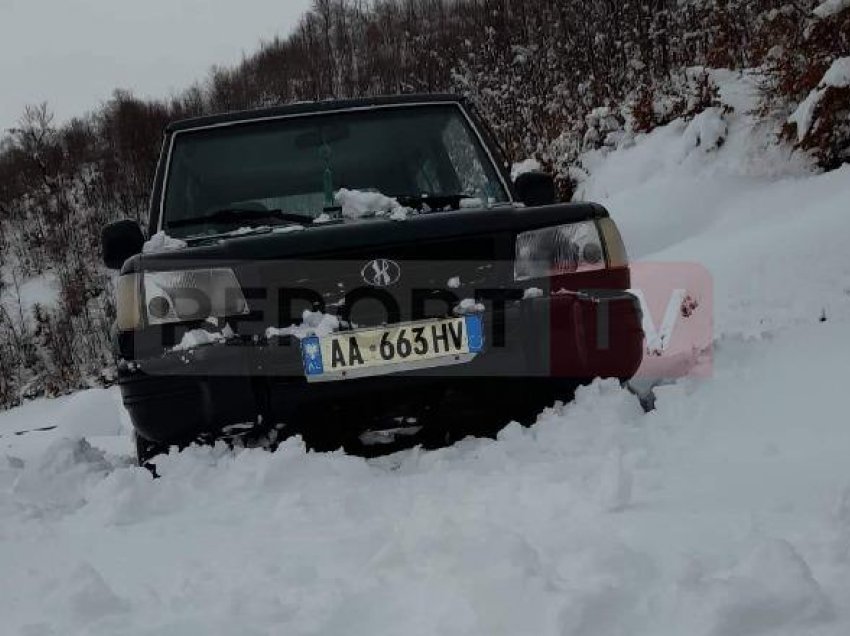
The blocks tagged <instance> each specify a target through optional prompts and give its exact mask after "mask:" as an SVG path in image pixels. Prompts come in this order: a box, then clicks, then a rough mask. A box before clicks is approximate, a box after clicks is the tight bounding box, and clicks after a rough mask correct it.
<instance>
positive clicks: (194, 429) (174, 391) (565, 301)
mask: <svg viewBox="0 0 850 636" xmlns="http://www.w3.org/2000/svg"><path fill="white" fill-rule="evenodd" d="M483 317H484V323H485V334H487V335H486V336H485V337H486V340H487V342H486V345H485V349H484V351H483V352H482V353H480V354H478V356H477V357H476V358H475V359H474V360H472V361H470V362H468V363H465V364H460V365H456V366H444V367H437V368H433V369H425V370H417V371H406V372H399V373H395V374H391V375H384V376H377V377H365V378H358V379H350V380H343V381H333V382H324V383H318V384H309V383H308V382H307V381H306V378H305V376H304V370H303V367H302V359H301V353H300V348H299V346H298V342H297V340H295V341H292V342H290V341H289V339H286V340H284V341H275V340H273V341H267V340H264V339H260V340H248V341H247V342H246V341H242V340H239V339H235V340H234V341H231V342H228V343H219V344H212V345H206V346H202V347H198V348H196V349H193V350H191V351H189V352H185V351H170V352H166V353H163V354H162V355H161V356H158V357H150V358H147V359H144V360H136V361H133V362H130V363H128V362H126V361H125V362H122V363H120V364H119V383H120V386H121V392H122V396H123V399H124V404H125V406H126V407H127V409H128V411H129V413H130V415H131V419H132V421H133V425H134V427H135V428H136V430H137V431H138V433H139V434H140V435H141V436H142V437H144V438H145V439H148V440H150V441H154V442H158V443H165V444H179V443H188V442H190V441H192V440H194V439H197V438H198V437H199V436H202V435H212V436H215V435H216V434H218V433H219V432H220V431H221V430H222V429H223V428H225V427H227V426H231V425H235V424H243V423H249V422H256V421H258V418H259V416H262V419H263V420H264V421H265V422H266V423H269V422H273V423H277V422H283V423H287V424H289V423H292V422H296V423H297V425H298V426H299V427H301V428H302V429H303V428H309V427H310V426H321V425H323V420H325V419H333V418H338V417H339V418H343V419H345V418H348V419H349V420H351V421H352V422H353V421H354V420H358V421H367V420H370V419H374V418H377V417H380V416H382V415H386V416H394V415H398V416H403V415H405V414H410V413H412V412H415V411H417V410H420V411H421V410H422V409H426V410H428V409H430V410H433V408H434V407H435V405H436V404H438V403H440V402H442V401H444V400H445V399H447V396H449V395H451V396H452V404H456V403H457V401H458V400H460V401H463V400H464V398H468V399H467V401H468V402H469V403H470V404H472V405H473V406H474V405H478V406H479V407H480V406H481V405H482V404H486V405H487V406H488V407H490V406H492V407H496V405H500V404H502V403H503V402H504V403H505V404H507V405H510V404H512V403H516V402H517V401H518V400H519V399H520V398H529V399H531V400H538V401H539V402H540V403H539V405H538V406H539V407H540V408H542V407H544V406H546V404H545V402H546V401H547V400H549V401H551V400H552V399H554V398H557V397H558V396H559V395H561V396H562V397H568V392H569V391H570V390H571V387H572V388H574V387H575V386H577V385H579V384H582V383H586V382H588V381H590V380H592V379H593V378H595V377H614V378H619V379H622V380H625V379H628V378H630V377H632V376H633V375H634V373H635V372H636V371H637V369H638V367H639V366H640V364H641V361H642V358H643V349H644V345H643V330H642V327H641V319H642V317H641V312H640V308H639V304H638V302H637V299H636V298H635V297H634V296H633V295H631V294H629V293H628V292H624V291H599V292H582V293H565V294H562V295H553V296H543V297H539V298H528V299H525V300H521V301H511V302H509V303H507V304H506V305H505V306H504V308H503V309H502V310H501V311H499V312H497V313H496V312H487V313H484V314H483ZM293 340H294V339H293ZM532 388H533V389H535V390H533V391H531V392H529V389H532ZM538 388H539V389H542V390H541V391H539V395H538V392H537V391H536V389H538ZM500 408H503V407H500ZM506 413H507V412H506ZM352 426H356V424H354V423H352Z"/></svg>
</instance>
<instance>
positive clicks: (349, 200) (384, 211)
mask: <svg viewBox="0 0 850 636" xmlns="http://www.w3.org/2000/svg"><path fill="white" fill-rule="evenodd" d="M334 200H335V201H336V202H337V204H338V205H339V206H341V207H342V215H343V216H344V217H346V218H349V219H359V218H361V217H364V216H367V215H370V214H378V215H380V216H384V215H389V216H390V218H391V219H393V220H394V221H401V220H404V219H406V218H407V214H408V213H409V212H410V210H409V209H408V208H406V207H404V206H403V205H401V204H400V203H399V202H398V201H397V200H396V199H394V198H392V197H388V196H386V195H385V194H381V193H380V192H371V191H370V192H367V191H363V190H349V189H347V188H342V189H341V190H339V191H338V192H337V193H336V194H335V195H334Z"/></svg>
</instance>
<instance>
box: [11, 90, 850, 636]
mask: <svg viewBox="0 0 850 636" xmlns="http://www.w3.org/2000/svg"><path fill="white" fill-rule="evenodd" d="M721 79H724V80H725V81H724V82H723V87H724V91H723V97H724V100H725V101H726V102H727V103H730V104H732V105H736V106H737V107H738V108H737V110H736V112H735V113H733V114H731V115H726V116H722V115H721V113H720V111H710V112H708V113H706V114H705V115H704V116H703V117H702V118H701V119H699V120H697V121H695V122H694V123H692V124H690V125H687V124H680V123H674V124H671V125H670V126H667V127H665V128H663V129H660V130H658V131H655V132H654V133H652V134H650V135H649V136H647V137H644V138H641V139H639V140H638V142H637V143H636V144H635V145H634V146H632V147H631V148H628V149H622V150H618V151H616V152H614V153H613V154H610V155H608V156H605V157H603V156H598V157H588V158H587V163H588V164H593V167H592V171H591V177H590V178H589V179H588V180H587V181H586V182H585V183H584V184H583V194H584V196H586V197H587V198H594V199H596V200H599V201H601V202H602V203H604V204H606V205H607V206H608V207H609V208H610V209H611V211H612V215H613V216H614V217H615V218H616V219H617V221H618V223H619V224H620V225H621V227H622V229H623V233H624V235H625V238H626V241H627V244H628V246H629V248H630V250H631V253H632V256H633V257H636V258H639V259H644V260H648V261H662V262H668V261H669V262H682V261H685V262H696V263H699V264H702V265H703V266H705V267H707V268H708V270H709V271H710V272H711V274H712V276H713V278H714V281H715V293H714V307H715V324H714V329H715V341H714V342H715V351H714V357H713V373H712V376H711V377H710V378H700V379H697V378H692V379H684V380H679V381H678V382H677V383H675V384H672V385H667V386H662V387H659V388H657V390H656V392H657V403H656V407H657V408H656V410H655V411H653V412H651V413H648V414H646V413H644V412H643V410H642V409H641V408H640V405H639V404H638V401H637V400H636V398H635V397H634V396H633V395H632V394H631V393H629V392H628V391H626V390H624V389H622V388H620V387H619V386H618V385H617V384H616V383H613V382H597V383H596V384H594V385H593V386H590V387H587V388H585V389H583V390H582V391H580V392H579V394H578V396H577V398H576V400H575V402H573V403H571V404H568V405H565V406H563V405H562V406H557V407H556V408H554V409H551V410H548V411H546V412H544V413H543V414H542V415H541V416H540V419H539V422H538V423H537V424H536V425H535V426H534V427H532V428H530V429H523V428H521V427H519V426H515V425H512V426H510V427H508V428H507V429H505V430H504V431H503V432H502V434H501V435H500V438H499V439H498V440H497V441H488V440H467V441H464V442H462V443H460V444H457V445H455V446H454V447H451V448H446V449H443V450H438V451H432V452H421V451H417V450H413V451H406V452H403V453H399V454H396V455H393V456H389V457H384V458H380V459H373V460H365V459H361V458H356V457H350V456H345V455H342V454H311V453H306V452H305V450H304V448H303V447H302V445H301V444H300V442H299V441H298V440H291V441H290V442H288V443H287V444H286V445H285V446H284V447H283V448H281V449H280V450H279V451H278V452H277V453H274V454H271V453H267V452H265V451H261V450H243V451H240V452H231V451H227V450H226V449H224V448H223V447H221V448H214V449H209V448H196V449H190V450H188V451H186V452H184V453H182V454H180V455H172V456H169V457H167V458H164V459H163V460H161V461H160V462H159V471H160V473H161V474H162V478H161V479H158V480H153V479H151V477H150V475H149V474H148V473H147V472H146V471H144V470H141V469H138V468H135V467H133V465H132V462H131V459H130V453H131V449H130V444H129V440H128V437H127V433H128V423H127V421H126V418H125V416H124V415H123V413H122V411H121V408H120V401H119V398H118V396H117V393H116V392H114V391H102V390H98V391H88V392H84V393H79V394H77V395H74V396H70V397H67V398H62V399H59V400H54V401H41V402H35V403H31V404H28V405H26V406H24V407H22V408H20V409H17V410H14V411H9V412H6V413H2V414H0V572H2V577H0V617H2V619H0V620H2V629H0V632H2V633H3V634H10V635H11V634H21V635H26V636H35V635H50V634H56V635H59V634H62V635H67V634H95V635H96V634H105V635H110V636H111V635H114V634H145V635H157V636H160V635H162V636H165V635H175V636H176V635H180V636H184V635H186V636H191V635H195V634H197V635H203V636H210V635H213V636H215V635H231V634H245V635H255V634H256V635H260V634H282V633H283V634H288V635H289V634H292V635H295V634H305V635H308V634H309V635H319V634H327V635H331V634H333V635H337V634H343V633H344V634H354V635H359V634H364V635H366V634H368V635H370V636H376V635H379V634H388V635H389V634H392V635H397V634H407V635H411V636H413V635H418V634H422V635H425V634H436V633H439V634H470V635H472V634H488V635H490V634H506V635H511V636H515V635H517V634H569V635H593V636H606V635H609V636H610V635H625V634H628V635H629V636H636V635H642V634H645V635H652V636H656V635H658V636H664V635H671V636H683V635H687V636H741V635H743V634H781V635H787V636H792V635H793V636H797V635H800V634H810V635H827V634H829V635H833V634H835V635H839V634H840V635H845V634H848V633H850V591H848V590H850V461H848V457H850V426H848V425H847V416H846V413H847V407H846V399H845V394H844V391H845V390H846V382H847V378H848V377H850V338H848V333H850V331H848V327H850V256H848V255H847V254H848V252H847V249H846V243H847V240H848V237H850V215H848V210H850V169H848V168H844V169H842V170H838V171H835V172H832V173H829V174H823V175H812V174H811V173H809V172H808V169H807V166H806V163H805V161H804V160H803V159H802V158H800V157H795V156H790V155H789V154H788V152H787V151H782V150H780V149H778V148H777V147H776V146H774V145H772V143H769V140H770V136H769V134H768V133H767V132H766V131H758V130H755V131H753V130H751V124H752V122H751V121H750V120H749V118H748V117H747V116H746V115H745V110H746V109H745V108H743V107H742V106H744V105H746V103H747V100H748V99H749V97H748V95H747V90H748V86H750V84H749V83H748V82H746V81H741V80H738V79H736V78H734V77H731V76H730V77H726V78H721ZM721 138H722V139H724V141H723V143H722V144H721V143H719V141H720V139H721ZM697 139H699V141H700V143H699V145H697V141H696V140H697ZM636 284H638V285H639V284H640V281H637V282H636ZM51 426H55V427H56V428H55V429H51V430H47V431H35V432H31V433H27V434H24V435H15V434H14V433H16V432H19V431H23V430H31V429H36V428H45V427H51Z"/></svg>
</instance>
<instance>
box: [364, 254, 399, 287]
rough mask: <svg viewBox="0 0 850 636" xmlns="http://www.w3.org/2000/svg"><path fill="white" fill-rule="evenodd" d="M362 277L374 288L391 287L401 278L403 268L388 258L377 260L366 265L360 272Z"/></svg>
mask: <svg viewBox="0 0 850 636" xmlns="http://www.w3.org/2000/svg"><path fill="white" fill-rule="evenodd" d="M360 276H361V277H362V278H363V280H364V281H366V284H367V285H371V286H372V287H389V286H390V285H393V284H395V283H397V282H398V279H399V278H401V267H399V266H398V263H396V262H395V261H391V260H389V259H387V258H376V259H375V260H373V261H369V262H368V263H366V265H365V266H364V267H363V269H362V270H360Z"/></svg>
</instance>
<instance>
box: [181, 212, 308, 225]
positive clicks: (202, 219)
mask: <svg viewBox="0 0 850 636" xmlns="http://www.w3.org/2000/svg"><path fill="white" fill-rule="evenodd" d="M313 218H314V217H313V216H311V215H309V214H299V213H297V212H283V211H282V210H249V209H245V208H223V209H221V210H216V211H215V212H213V213H212V214H205V215H204V216H195V217H191V218H188V219H176V220H174V221H169V222H168V227H187V226H190V225H204V224H207V223H227V224H234V225H235V224H241V223H245V224H248V225H255V224H257V223H260V222H263V221H271V222H273V223H312V222H313Z"/></svg>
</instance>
